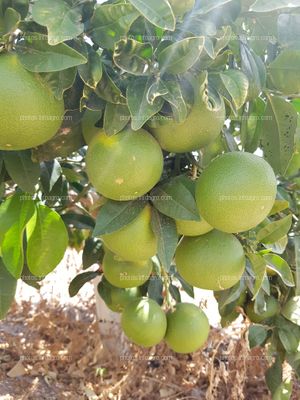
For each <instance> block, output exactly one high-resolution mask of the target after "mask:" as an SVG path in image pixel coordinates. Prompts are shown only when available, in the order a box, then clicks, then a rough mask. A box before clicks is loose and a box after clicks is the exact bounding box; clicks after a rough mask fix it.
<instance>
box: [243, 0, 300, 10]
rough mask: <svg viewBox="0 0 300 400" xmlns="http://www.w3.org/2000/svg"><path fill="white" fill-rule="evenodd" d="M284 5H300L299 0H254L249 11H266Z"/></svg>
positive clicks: (284, 6)
mask: <svg viewBox="0 0 300 400" xmlns="http://www.w3.org/2000/svg"><path fill="white" fill-rule="evenodd" d="M286 7H300V0H256V1H255V3H254V4H252V6H251V7H250V11H254V12H268V11H275V10H279V9H281V8H286Z"/></svg>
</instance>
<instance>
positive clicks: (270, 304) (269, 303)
mask: <svg viewBox="0 0 300 400" xmlns="http://www.w3.org/2000/svg"><path fill="white" fill-rule="evenodd" d="M245 311H246V314H247V316H248V317H249V319H250V321H252V322H254V323H257V324H259V323H260V322H262V321H264V320H265V319H268V318H271V317H274V315H276V314H278V312H279V303H278V301H277V300H276V299H275V297H267V299H266V310H265V311H264V312H263V313H261V314H257V313H256V312H255V311H254V302H251V303H248V304H247V306H246V310H245Z"/></svg>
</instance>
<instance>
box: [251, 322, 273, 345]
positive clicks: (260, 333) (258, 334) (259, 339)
mask: <svg viewBox="0 0 300 400" xmlns="http://www.w3.org/2000/svg"><path fill="white" fill-rule="evenodd" d="M267 336H268V330H267V328H266V327H264V326H261V325H251V326H250V328H249V334H248V340H249V346H250V349H252V348H253V347H256V346H261V345H262V344H263V343H264V341H265V340H266V338H267Z"/></svg>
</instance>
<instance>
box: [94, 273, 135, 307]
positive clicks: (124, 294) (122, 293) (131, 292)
mask: <svg viewBox="0 0 300 400" xmlns="http://www.w3.org/2000/svg"><path fill="white" fill-rule="evenodd" d="M104 280H105V279H104ZM102 281H103V280H102ZM104 287H105V291H106V297H105V298H104V297H102V296H101V297H102V298H103V300H104V302H105V304H106V305H107V307H108V308H109V309H110V310H112V311H114V312H118V313H120V312H122V311H123V310H124V308H125V307H126V306H127V304H128V303H129V302H130V301H132V300H134V299H136V298H138V297H141V291H140V289H139V288H138V287H133V288H117V287H115V286H113V285H111V284H110V283H109V282H107V281H106V280H105V284H104ZM107 294H108V296H107ZM100 295H101V293H100Z"/></svg>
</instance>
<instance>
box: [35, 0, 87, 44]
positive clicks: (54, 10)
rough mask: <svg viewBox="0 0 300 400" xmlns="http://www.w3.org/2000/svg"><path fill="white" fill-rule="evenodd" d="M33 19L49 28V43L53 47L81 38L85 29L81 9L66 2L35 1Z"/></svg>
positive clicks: (61, 0)
mask: <svg viewBox="0 0 300 400" xmlns="http://www.w3.org/2000/svg"><path fill="white" fill-rule="evenodd" d="M32 17H33V19H34V21H35V22H37V23H38V24H40V25H43V26H46V27H47V30H48V43H49V44H50V45H52V46H53V45H56V44H58V43H62V42H64V41H66V40H71V39H73V38H75V37H77V36H79V35H80V34H81V33H82V32H83V29H84V26H83V24H82V23H81V19H82V16H81V12H80V8H79V7H75V6H71V5H69V4H68V3H67V2H66V1H64V0H51V2H49V1H48V0H37V1H35V2H34V4H33V6H32Z"/></svg>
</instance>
